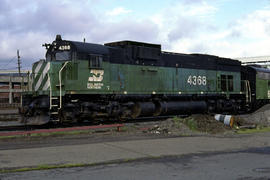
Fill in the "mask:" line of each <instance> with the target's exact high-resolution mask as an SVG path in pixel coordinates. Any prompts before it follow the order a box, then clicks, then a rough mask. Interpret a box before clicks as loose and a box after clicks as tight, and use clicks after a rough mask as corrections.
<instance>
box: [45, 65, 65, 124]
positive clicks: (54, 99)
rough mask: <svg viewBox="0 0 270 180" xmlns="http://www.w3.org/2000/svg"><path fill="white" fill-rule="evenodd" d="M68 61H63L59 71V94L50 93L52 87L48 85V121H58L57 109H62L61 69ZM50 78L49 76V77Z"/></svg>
mask: <svg viewBox="0 0 270 180" xmlns="http://www.w3.org/2000/svg"><path fill="white" fill-rule="evenodd" d="M68 63H69V61H67V62H65V63H64V65H63V66H62V67H61V69H60V71H59V96H53V95H52V87H51V86H50V112H49V114H50V121H52V122H60V118H59V111H60V110H61V109H62V103H63V102H62V101H63V99H62V98H63V97H62V85H63V84H62V71H63V70H64V68H65V67H66V65H67V64H68ZM49 78H50V77H49Z"/></svg>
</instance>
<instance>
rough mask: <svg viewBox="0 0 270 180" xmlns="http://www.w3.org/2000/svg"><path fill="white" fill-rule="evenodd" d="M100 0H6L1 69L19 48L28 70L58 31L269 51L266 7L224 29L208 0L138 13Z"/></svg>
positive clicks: (0, 25) (90, 38)
mask: <svg viewBox="0 0 270 180" xmlns="http://www.w3.org/2000/svg"><path fill="white" fill-rule="evenodd" d="M102 2H103V1H102V0H91V1H89V0H81V1H72V0H65V1H54V0H46V1H43V0H35V1H29V0H13V1H8V0H2V1H1V6H0V39H1V41H0V49H1V51H0V68H1V64H5V63H6V62H8V61H9V60H10V59H12V58H13V57H14V56H16V50H17V49H20V51H21V57H22V62H23V66H24V67H25V68H28V69H29V68H30V66H31V64H32V63H33V62H34V61H37V60H38V59H40V58H44V54H45V49H44V48H43V47H41V44H43V43H45V42H47V43H50V42H52V41H53V40H54V38H55V35H56V34H62V38H63V39H69V40H75V41H82V40H83V38H86V41H87V42H92V43H105V42H110V41H117V40H135V41H144V42H151V43H158V44H162V48H163V50H167V51H174V52H180V53H209V54H213V55H219V56H225V57H241V56H261V55H267V54H269V48H268V47H269V46H270V10H269V9H268V8H265V9H262V10H257V11H254V12H253V13H250V14H247V15H246V16H243V17H242V18H240V19H235V20H233V21H232V22H230V24H228V25H227V27H226V28H222V27H218V26H217V25H216V24H215V17H216V14H217V13H218V12H219V9H218V8H217V7H216V6H214V5H213V4H210V3H209V2H210V1H204V0H195V1H185V0H183V1H174V3H173V4H172V5H170V6H167V7H163V8H161V9H159V10H157V11H156V12H155V14H152V15H148V16H140V17H138V16H136V14H135V13H134V12H135V11H133V10H129V9H126V8H125V7H121V6H120V7H115V8H112V11H107V10H103V11H98V10H97V7H98V6H99V5H101V4H102ZM95 5H96V6H95ZM106 12H107V13H106ZM139 13H140V12H139ZM118 16H119V17H120V18H119V17H118ZM111 17H113V18H114V19H113V21H112V19H111ZM12 66H14V65H12Z"/></svg>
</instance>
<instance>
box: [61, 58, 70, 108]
mask: <svg viewBox="0 0 270 180" xmlns="http://www.w3.org/2000/svg"><path fill="white" fill-rule="evenodd" d="M69 62H70V61H66V62H65V63H64V65H63V66H62V68H61V69H60V71H59V86H60V92H59V96H60V104H59V109H61V108H62V71H63V69H64V68H65V67H66V65H67V64H68V63H69Z"/></svg>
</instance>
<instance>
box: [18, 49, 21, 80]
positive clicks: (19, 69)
mask: <svg viewBox="0 0 270 180" xmlns="http://www.w3.org/2000/svg"><path fill="white" fill-rule="evenodd" d="M17 57H18V71H19V76H21V60H20V58H21V57H20V52H19V50H17Z"/></svg>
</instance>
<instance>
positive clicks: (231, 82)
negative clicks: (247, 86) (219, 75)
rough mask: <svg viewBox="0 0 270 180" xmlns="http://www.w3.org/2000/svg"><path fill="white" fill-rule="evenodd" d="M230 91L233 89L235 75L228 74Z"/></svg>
mask: <svg viewBox="0 0 270 180" xmlns="http://www.w3.org/2000/svg"><path fill="white" fill-rule="evenodd" d="M228 91H233V76H232V75H228Z"/></svg>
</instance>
